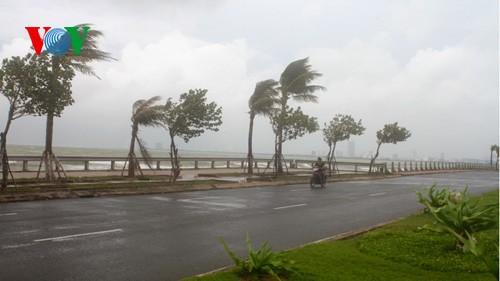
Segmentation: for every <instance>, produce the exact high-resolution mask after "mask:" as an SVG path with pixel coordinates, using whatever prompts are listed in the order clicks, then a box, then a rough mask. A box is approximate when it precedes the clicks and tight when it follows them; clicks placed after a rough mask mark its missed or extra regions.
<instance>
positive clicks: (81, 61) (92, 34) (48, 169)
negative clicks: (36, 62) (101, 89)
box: [43, 24, 114, 180]
mask: <svg viewBox="0 0 500 281" xmlns="http://www.w3.org/2000/svg"><path fill="white" fill-rule="evenodd" d="M89 25H90V24H79V25H77V26H78V27H83V26H89ZM82 33H83V31H82V30H81V29H79V34H80V36H82ZM102 36H103V33H102V32H101V31H99V30H96V29H88V31H87V33H86V36H85V41H84V44H83V46H82V48H81V50H80V54H79V55H78V56H77V55H74V52H73V49H72V48H73V47H71V48H70V50H69V51H68V52H67V53H66V54H65V55H64V56H63V58H62V57H56V56H53V57H52V71H53V72H54V73H57V71H58V69H60V68H61V64H62V63H68V64H69V66H70V67H71V68H72V69H74V70H76V71H78V72H81V73H83V74H85V75H92V76H95V77H97V78H98V79H100V78H99V76H97V75H96V73H95V72H94V69H93V68H92V67H91V66H90V65H89V64H90V63H91V62H94V61H110V60H114V58H112V57H111V54H110V53H107V52H104V51H101V50H100V49H99V41H98V40H99V38H100V37H102ZM56 79H57V78H56ZM54 94H55V95H57V93H54ZM54 116H55V114H54V112H53V111H49V112H48V113H47V123H46V132H45V151H44V152H43V158H44V160H43V161H45V176H46V178H47V179H49V180H53V179H54V178H55V177H54V171H53V165H52V161H54V160H55V156H54V154H53V152H52V139H53V131H54ZM56 164H57V162H56Z"/></svg>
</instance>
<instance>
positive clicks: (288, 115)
mask: <svg viewBox="0 0 500 281" xmlns="http://www.w3.org/2000/svg"><path fill="white" fill-rule="evenodd" d="M269 119H270V121H271V126H272V129H273V132H274V134H275V136H276V137H275V147H276V149H277V147H278V145H281V144H283V143H284V142H285V141H287V140H294V139H297V138H299V137H302V136H304V135H305V134H306V133H309V134H310V133H314V132H316V131H317V130H319V125H318V121H317V120H316V117H310V116H309V115H306V114H304V113H303V112H302V110H301V109H300V107H298V108H296V109H293V108H291V107H289V106H286V107H285V111H284V112H275V113H273V114H271V116H270V118H269ZM279 129H281V130H282V135H281V140H280V139H279V137H278V136H279ZM275 157H276V155H275ZM280 157H282V156H280ZM275 160H276V159H275ZM280 160H281V159H280ZM275 163H276V161H275ZM280 163H281V161H280ZM277 172H278V173H279V171H277Z"/></svg>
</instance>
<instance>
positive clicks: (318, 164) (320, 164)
mask: <svg viewBox="0 0 500 281" xmlns="http://www.w3.org/2000/svg"><path fill="white" fill-rule="evenodd" d="M313 168H315V169H316V171H317V172H318V173H320V175H321V181H323V180H324V179H326V169H325V162H323V159H321V157H318V160H316V163H314V166H313Z"/></svg>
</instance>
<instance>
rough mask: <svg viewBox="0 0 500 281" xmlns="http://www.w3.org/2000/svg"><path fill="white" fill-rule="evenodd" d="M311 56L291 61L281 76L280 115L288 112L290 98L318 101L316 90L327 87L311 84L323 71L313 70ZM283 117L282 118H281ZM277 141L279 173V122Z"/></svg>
mask: <svg viewBox="0 0 500 281" xmlns="http://www.w3.org/2000/svg"><path fill="white" fill-rule="evenodd" d="M308 62H309V58H305V59H300V60H297V61H294V62H292V63H290V64H289V65H288V66H287V67H286V68H285V71H283V73H282V74H281V77H280V81H279V83H280V87H279V88H278V89H279V93H280V97H279V98H280V104H281V109H280V115H281V116H284V114H285V113H286V106H287V102H288V100H289V99H290V98H292V99H293V100H295V101H298V102H318V97H317V96H316V95H314V92H316V91H319V90H321V91H325V90H326V88H325V87H323V86H318V85H310V83H311V82H312V81H314V80H315V79H316V78H318V77H320V76H321V73H318V72H316V71H315V70H311V65H309V64H308ZM280 119H282V118H280ZM277 131H278V135H277V143H276V148H275V160H274V165H275V168H276V169H277V172H278V173H280V174H281V173H283V167H282V163H281V159H282V157H283V156H282V155H283V126H282V125H281V124H278V130H277Z"/></svg>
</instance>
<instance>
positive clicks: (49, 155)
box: [43, 112, 55, 181]
mask: <svg viewBox="0 0 500 281" xmlns="http://www.w3.org/2000/svg"><path fill="white" fill-rule="evenodd" d="M53 134H54V112H49V113H47V123H46V126H45V150H44V152H43V155H44V159H43V161H44V162H45V179H47V180H49V181H53V180H54V179H55V175H54V161H53V158H54V154H53V152H52V140H53Z"/></svg>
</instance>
